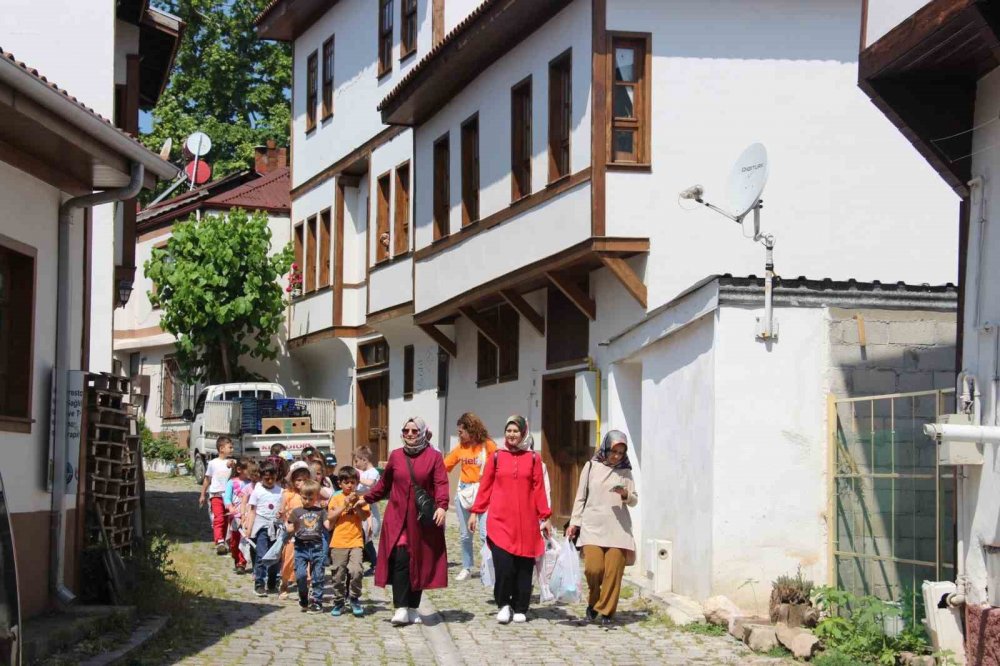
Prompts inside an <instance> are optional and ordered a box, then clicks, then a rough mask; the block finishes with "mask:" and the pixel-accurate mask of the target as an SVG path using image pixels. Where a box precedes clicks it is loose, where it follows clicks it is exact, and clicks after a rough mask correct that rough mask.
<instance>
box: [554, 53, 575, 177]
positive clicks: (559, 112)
mask: <svg viewBox="0 0 1000 666" xmlns="http://www.w3.org/2000/svg"><path fill="white" fill-rule="evenodd" d="M571 64H572V59H571V55H570V53H569V52H566V53H564V54H563V55H561V56H559V57H558V58H556V59H555V60H553V61H552V62H551V63H549V182H550V183H551V182H553V181H556V180H559V179H560V178H562V177H563V176H568V175H569V139H570V132H571V129H572V123H573V95H572V70H571Z"/></svg>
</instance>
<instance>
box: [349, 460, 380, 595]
mask: <svg viewBox="0 0 1000 666" xmlns="http://www.w3.org/2000/svg"><path fill="white" fill-rule="evenodd" d="M374 457H375V454H374V453H372V450H371V449H370V448H368V447H367V446H362V447H361V448H360V449H358V450H357V451H355V452H354V466H355V467H356V468H357V470H358V473H359V474H360V475H361V479H360V481H358V489H357V492H358V494H359V495H366V494H367V493H368V491H370V490H371V489H372V488H373V487H374V486H375V484H376V483H378V480H379V478H380V477H381V475H380V474H379V473H378V468H377V467H375V465H374V463H373V462H372V459H373V458H374ZM369 508H370V509H371V513H372V515H371V517H370V518H369V519H368V520H366V521H365V547H364V550H363V551H362V553H363V555H364V557H363V558H362V560H364V561H366V562H368V569H366V570H365V575H366V576H371V575H372V574H374V573H375V566H376V565H377V564H378V551H377V550H376V548H375V539H377V538H378V531H379V528H380V527H381V526H382V517H381V516H380V515H379V510H378V504H373V505H371V506H370V507H369Z"/></svg>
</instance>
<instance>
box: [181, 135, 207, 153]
mask: <svg viewBox="0 0 1000 666" xmlns="http://www.w3.org/2000/svg"><path fill="white" fill-rule="evenodd" d="M184 147H185V148H187V151H188V152H189V153H191V155H193V156H194V157H204V156H205V155H207V154H208V151H210V150H212V140H211V139H209V138H208V135H207V134H205V133H204V132H195V133H193V134H192V135H191V136H189V137H188V138H187V141H185V142H184Z"/></svg>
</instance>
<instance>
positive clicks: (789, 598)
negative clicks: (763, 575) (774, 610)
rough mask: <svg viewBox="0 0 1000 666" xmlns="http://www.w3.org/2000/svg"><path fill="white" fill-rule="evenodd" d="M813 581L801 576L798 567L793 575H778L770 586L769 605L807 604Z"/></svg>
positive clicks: (800, 569)
mask: <svg viewBox="0 0 1000 666" xmlns="http://www.w3.org/2000/svg"><path fill="white" fill-rule="evenodd" d="M812 591H813V582H812V581H811V580H806V579H805V578H803V576H802V567H799V568H798V570H797V571H796V572H795V575H794V576H778V579H777V580H776V581H774V584H773V587H772V588H771V606H772V607H773V606H775V605H777V604H808V603H809V598H810V596H811V595H812Z"/></svg>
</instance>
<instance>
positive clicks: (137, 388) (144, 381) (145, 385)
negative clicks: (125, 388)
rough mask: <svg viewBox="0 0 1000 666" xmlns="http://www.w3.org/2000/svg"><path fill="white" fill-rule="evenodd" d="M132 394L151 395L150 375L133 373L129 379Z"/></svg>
mask: <svg viewBox="0 0 1000 666" xmlns="http://www.w3.org/2000/svg"><path fill="white" fill-rule="evenodd" d="M129 384H131V386H132V395H138V396H143V397H147V398H148V397H149V375H132V377H131V378H130V379H129Z"/></svg>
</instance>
